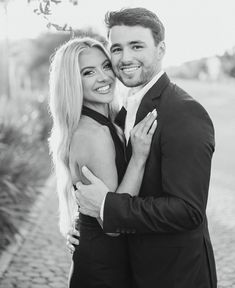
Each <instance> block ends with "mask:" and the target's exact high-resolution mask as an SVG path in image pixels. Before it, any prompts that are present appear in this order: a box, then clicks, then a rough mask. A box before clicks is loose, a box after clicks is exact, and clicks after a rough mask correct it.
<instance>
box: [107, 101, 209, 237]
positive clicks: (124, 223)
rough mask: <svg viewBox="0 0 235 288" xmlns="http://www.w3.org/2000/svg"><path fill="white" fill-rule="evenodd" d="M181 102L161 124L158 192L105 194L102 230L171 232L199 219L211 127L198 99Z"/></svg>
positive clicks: (203, 205) (206, 181) (191, 226)
mask: <svg viewBox="0 0 235 288" xmlns="http://www.w3.org/2000/svg"><path fill="white" fill-rule="evenodd" d="M185 105H186V107H180V108H179V111H177V113H175V117H174V116H173V117H171V122H169V123H165V126H164V128H163V130H162V134H161V141H162V144H161V149H162V163H161V165H162V187H163V192H164V193H163V196H162V197H146V198H141V197H138V196H137V197H131V196H129V195H127V194H123V195H118V194H116V193H112V192H110V193H108V194H107V196H106V199H105V205H104V222H103V229H104V231H105V232H120V231H126V230H130V229H131V230H132V231H135V232H137V233H172V232H177V231H186V230H191V229H195V228H196V227H198V226H199V225H200V224H201V223H202V222H203V219H204V215H205V209H206V204H207V197H208V186H209V179H210V169H211V158H212V154H213V151H214V129H213V125H212V122H211V120H210V118H209V116H208V114H207V113H206V111H205V110H204V109H203V108H202V107H201V105H200V104H198V103H196V102H194V101H187V103H185ZM177 114H178V115H177ZM151 177H154V171H153V172H152V176H151ZM151 189H153V191H152V192H153V193H148V194H152V195H154V189H156V188H155V187H151ZM148 192H151V191H148Z"/></svg>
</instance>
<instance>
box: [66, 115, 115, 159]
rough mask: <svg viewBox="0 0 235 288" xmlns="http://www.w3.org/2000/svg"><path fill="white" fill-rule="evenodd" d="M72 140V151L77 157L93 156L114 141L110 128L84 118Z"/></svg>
mask: <svg viewBox="0 0 235 288" xmlns="http://www.w3.org/2000/svg"><path fill="white" fill-rule="evenodd" d="M80 122H81V123H79V124H80V125H79V127H78V129H77V130H76V131H75V133H74V135H73V137H72V141H71V148H70V150H71V153H72V154H73V155H74V156H76V158H77V157H79V158H80V157H82V158H84V157H86V156H87V155H89V156H91V155H92V154H93V153H96V152H98V151H99V152H100V151H101V150H102V149H105V148H106V149H108V147H109V146H110V143H111V141H112V139H111V137H110V134H109V131H108V128H107V127H106V126H103V125H101V124H100V123H98V122H96V121H89V120H82V121H80Z"/></svg>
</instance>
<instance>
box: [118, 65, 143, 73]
mask: <svg viewBox="0 0 235 288" xmlns="http://www.w3.org/2000/svg"><path fill="white" fill-rule="evenodd" d="M138 69H139V66H136V67H129V68H122V70H123V72H127V73H131V72H134V71H136V70H138Z"/></svg>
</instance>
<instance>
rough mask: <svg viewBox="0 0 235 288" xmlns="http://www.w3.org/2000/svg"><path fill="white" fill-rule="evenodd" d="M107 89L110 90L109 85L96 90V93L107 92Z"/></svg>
mask: <svg viewBox="0 0 235 288" xmlns="http://www.w3.org/2000/svg"><path fill="white" fill-rule="evenodd" d="M109 88H110V85H106V86H104V87H100V88H98V89H97V91H98V92H106V91H108V90H109Z"/></svg>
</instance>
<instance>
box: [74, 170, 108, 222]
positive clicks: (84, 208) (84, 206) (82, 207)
mask: <svg viewBox="0 0 235 288" xmlns="http://www.w3.org/2000/svg"><path fill="white" fill-rule="evenodd" d="M82 173H83V175H84V176H85V177H86V178H87V179H88V180H89V181H90V182H91V184H89V185H83V184H82V183H81V182H78V183H77V184H76V187H77V189H78V190H77V191H75V195H76V198H77V201H78V206H79V211H80V212H81V213H82V214H85V215H89V216H91V217H95V218H98V217H100V209H101V205H102V203H103V200H104V199H105V196H106V194H107V193H108V192H109V191H110V190H109V188H108V187H107V186H106V185H105V184H104V183H103V182H102V181H101V180H100V179H99V178H97V177H95V175H94V174H92V172H91V171H90V170H89V169H88V168H87V167H85V166H83V167H82Z"/></svg>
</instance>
